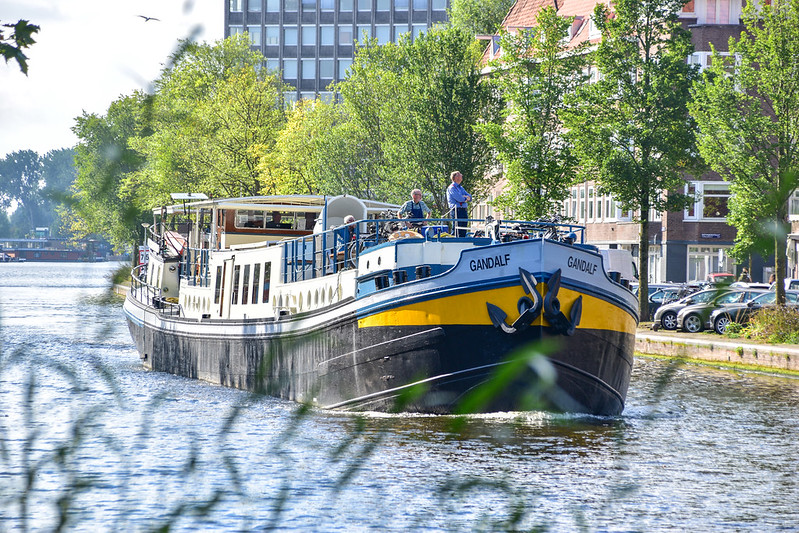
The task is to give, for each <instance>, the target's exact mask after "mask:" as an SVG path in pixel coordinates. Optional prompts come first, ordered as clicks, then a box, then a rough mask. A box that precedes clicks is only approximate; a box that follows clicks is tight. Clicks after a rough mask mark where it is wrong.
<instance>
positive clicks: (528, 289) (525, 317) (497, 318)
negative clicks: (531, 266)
mask: <svg viewBox="0 0 799 533" xmlns="http://www.w3.org/2000/svg"><path fill="white" fill-rule="evenodd" d="M519 278H521V284H522V288H523V289H524V292H525V293H526V294H527V295H528V296H522V297H521V298H519V301H518V303H517V304H516V308H517V309H518V310H519V318H517V319H516V320H515V321H514V322H513V324H511V325H508V323H507V322H505V319H506V318H507V317H508V315H507V314H506V313H505V312H504V311H503V310H502V309H500V308H499V307H497V306H496V305H494V304H490V303H488V302H486V307H487V308H488V316H490V317H491V322H492V323H493V324H494V327H497V328H500V329H502V331H504V332H505V333H518V332H520V331H524V330H525V329H527V328H529V327H530V326H531V325H532V323H533V321H534V320H535V319H536V318H538V315H540V314H541V307H542V306H543V303H542V301H541V295H540V294H538V291H537V290H536V289H535V286H536V285H538V281H536V279H535V276H534V275H532V274H531V273H529V272H527V271H526V270H524V269H523V268H520V269H519Z"/></svg>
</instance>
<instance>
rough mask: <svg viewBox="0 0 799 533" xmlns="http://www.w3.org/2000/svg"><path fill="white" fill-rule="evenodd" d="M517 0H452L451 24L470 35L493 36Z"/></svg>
mask: <svg viewBox="0 0 799 533" xmlns="http://www.w3.org/2000/svg"><path fill="white" fill-rule="evenodd" d="M514 1H515V0H498V1H494V0H452V3H451V6H450V8H449V22H450V24H451V25H452V26H453V27H455V28H458V29H459V30H463V31H465V32H466V33H468V34H470V35H473V36H474V35H493V34H495V33H496V32H497V30H499V27H500V25H501V24H502V20H503V19H504V18H505V15H507V13H508V11H510V8H511V6H513V4H514Z"/></svg>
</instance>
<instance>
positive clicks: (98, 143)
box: [70, 93, 150, 251]
mask: <svg viewBox="0 0 799 533" xmlns="http://www.w3.org/2000/svg"><path fill="white" fill-rule="evenodd" d="M149 101H150V97H148V96H147V95H145V94H143V93H134V94H133V95H131V96H126V97H123V98H120V99H119V100H116V101H115V102H113V103H112V104H111V106H110V107H109V108H108V112H107V113H106V115H96V114H93V113H91V114H90V113H83V115H82V116H80V117H78V118H77V119H76V124H75V126H74V127H73V128H72V131H73V132H74V133H75V135H76V136H77V137H78V139H79V140H80V141H79V143H78V145H77V146H76V148H75V165H76V167H77V169H78V175H77V178H76V180H75V186H74V187H75V192H74V195H73V202H74V203H73V205H72V215H71V218H70V231H71V232H72V233H73V234H74V235H76V236H79V237H81V236H85V235H89V234H92V233H97V234H100V235H103V236H104V237H106V238H107V239H108V240H109V242H111V244H113V245H114V247H115V248H116V249H117V250H120V251H122V250H125V249H126V248H127V247H128V246H129V245H130V244H131V243H134V242H136V240H137V237H138V236H139V235H140V234H141V233H140V232H141V229H140V227H139V224H140V223H141V222H145V221H148V220H149V219H150V217H149V216H148V215H149V214H148V213H146V212H145V211H144V210H143V209H142V208H140V207H138V206H139V205H140V203H141V202H140V198H139V197H138V196H137V194H136V190H135V189H132V188H130V187H128V188H123V181H124V179H125V177H126V176H127V175H128V174H130V173H132V172H135V171H137V170H139V169H140V168H141V167H142V166H143V164H144V159H143V158H142V157H141V156H140V155H139V154H138V153H137V152H136V151H134V150H133V149H131V148H130V146H129V143H130V141H131V139H134V138H137V137H138V136H141V135H143V134H144V133H145V132H146V131H147V122H148V120H147V112H148V110H149Z"/></svg>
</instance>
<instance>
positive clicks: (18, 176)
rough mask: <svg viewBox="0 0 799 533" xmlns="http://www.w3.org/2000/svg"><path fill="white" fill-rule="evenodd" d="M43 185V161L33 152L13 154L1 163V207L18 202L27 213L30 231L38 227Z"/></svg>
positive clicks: (26, 151) (22, 210) (19, 206)
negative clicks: (38, 209)
mask: <svg viewBox="0 0 799 533" xmlns="http://www.w3.org/2000/svg"><path fill="white" fill-rule="evenodd" d="M42 185H43V183H42V160H41V157H39V154H37V153H36V152H34V151H33V150H21V151H18V152H13V153H10V154H8V155H7V156H6V157H5V158H4V159H3V160H2V161H0V207H3V208H8V207H9V206H10V205H11V204H12V202H16V203H17V205H18V209H20V210H21V212H23V213H25V216H26V218H27V220H26V222H27V223H28V228H27V230H28V231H30V230H32V229H33V228H34V227H35V226H36V212H37V207H38V204H39V202H40V201H41V197H40V195H39V190H40V189H41V187H42Z"/></svg>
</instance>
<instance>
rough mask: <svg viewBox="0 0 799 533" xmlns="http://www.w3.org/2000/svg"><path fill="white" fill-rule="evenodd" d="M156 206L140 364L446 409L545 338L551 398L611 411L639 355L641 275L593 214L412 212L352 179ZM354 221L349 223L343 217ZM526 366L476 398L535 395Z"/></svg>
mask: <svg viewBox="0 0 799 533" xmlns="http://www.w3.org/2000/svg"><path fill="white" fill-rule="evenodd" d="M182 200H183V203H182V204H176V205H172V206H167V207H163V208H160V209H156V210H154V215H155V220H154V224H153V225H152V226H150V227H149V228H148V229H149V234H148V238H147V243H146V245H147V248H148V252H149V261H148V263H147V264H146V265H140V266H139V267H137V268H136V269H135V270H134V271H133V273H132V274H133V275H132V288H131V290H130V292H129V293H128V296H127V299H126V301H125V304H124V312H125V315H126V317H127V321H128V324H129V328H130V332H131V335H132V337H133V339H134V341H135V344H136V347H137V349H138V351H139V353H140V357H141V358H142V360H143V361H144V365H145V366H146V367H147V368H150V369H152V370H156V371H163V372H170V373H173V374H177V375H180V376H186V377H190V378H195V379H201V380H205V381H209V382H212V383H218V384H221V385H225V386H230V387H237V388H241V389H246V390H250V391H263V392H266V393H268V394H272V395H275V396H278V397H281V398H286V399H289V400H294V401H299V402H308V403H311V404H313V405H316V406H320V407H324V408H330V409H344V410H360V411H364V410H370V411H391V410H394V409H396V405H397V400H398V398H400V397H402V395H403V394H404V393H406V392H407V391H409V390H410V389H412V388H415V387H416V388H419V387H421V390H423V391H424V392H423V393H421V394H419V395H416V396H413V397H412V398H411V399H410V400H409V401H406V402H404V403H403V404H402V406H401V408H402V410H405V411H413V412H427V413H449V412H453V410H455V409H456V408H457V406H458V404H459V402H461V401H462V400H463V398H464V397H466V396H467V395H469V394H470V392H471V391H473V390H475V389H476V388H477V387H479V386H480V385H481V384H484V383H485V382H486V381H487V380H489V379H490V377H491V376H492V375H493V374H494V373H495V372H496V371H497V370H498V369H501V368H503V367H504V365H508V364H509V357H510V356H512V354H514V353H515V352H516V351H517V350H520V349H524V348H525V347H527V346H530V345H531V344H533V343H536V342H538V341H550V344H551V345H552V346H554V348H553V349H552V350H551V351H550V352H548V353H546V354H545V356H546V358H547V360H548V361H549V362H551V364H552V367H553V368H554V369H555V371H556V379H555V387H553V388H552V389H551V390H549V391H547V392H546V393H545V397H544V398H543V400H544V402H545V404H546V407H547V408H552V409H556V410H561V411H570V412H584V413H592V414H597V415H617V414H619V413H621V412H622V410H623V409H624V402H625V397H626V393H627V388H628V385H629V381H630V374H631V370H632V365H633V349H634V343H635V330H636V326H637V323H638V313H637V300H636V298H635V296H634V295H633V294H632V292H631V291H630V290H629V283H630V281H632V280H627V279H623V278H622V277H621V276H620V274H619V273H618V272H608V271H606V268H605V266H604V263H603V259H602V256H601V255H600V253H599V252H598V250H597V249H596V248H595V247H594V246H591V245H589V244H585V243H584V242H583V237H582V236H583V228H582V227H581V226H575V225H570V224H561V223H558V222H551V221H550V222H543V221H512V222H507V221H502V222H501V221H496V220H491V219H489V220H485V221H472V223H473V224H472V230H471V231H470V233H469V234H468V235H467V236H465V237H455V236H453V234H452V233H453V232H452V227H451V224H452V220H451V219H442V220H437V221H436V220H432V221H431V220H426V221H421V220H420V221H406V220H400V219H398V218H397V217H396V215H395V210H396V209H397V207H398V206H394V205H390V204H385V203H380V202H374V201H370V200H361V199H358V198H355V197H352V196H337V197H334V198H329V197H328V198H326V197H320V196H270V197H248V198H232V199H221V200H207V199H201V200H199V201H193V197H191V196H188V198H186V197H183V198H182ZM348 216H352V217H353V218H354V219H355V221H354V222H352V223H349V224H345V218H347V217H348ZM537 379H538V376H537V375H536V373H535V372H534V371H533V370H532V369H530V368H529V367H525V369H522V370H521V371H519V373H518V375H516V376H514V379H513V382H512V384H510V385H509V386H507V387H505V388H503V389H502V390H501V391H498V393H497V394H496V396H495V397H494V398H493V399H492V401H491V402H490V403H489V404H487V405H485V406H484V407H483V410H489V411H512V410H518V409H522V408H525V406H526V405H527V404H526V403H525V398H526V395H527V393H528V392H529V388H530V386H532V385H533V384H535V383H536V380H537Z"/></svg>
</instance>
